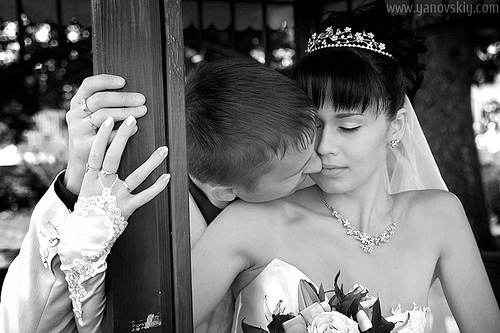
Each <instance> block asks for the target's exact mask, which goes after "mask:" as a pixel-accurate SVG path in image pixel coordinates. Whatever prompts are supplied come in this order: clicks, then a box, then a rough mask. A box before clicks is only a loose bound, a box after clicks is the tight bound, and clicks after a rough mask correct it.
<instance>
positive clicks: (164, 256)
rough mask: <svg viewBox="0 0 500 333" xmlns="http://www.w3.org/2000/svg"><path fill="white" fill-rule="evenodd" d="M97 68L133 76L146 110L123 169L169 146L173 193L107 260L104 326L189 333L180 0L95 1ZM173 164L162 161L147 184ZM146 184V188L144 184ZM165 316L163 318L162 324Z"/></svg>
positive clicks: (134, 224) (142, 217)
mask: <svg viewBox="0 0 500 333" xmlns="http://www.w3.org/2000/svg"><path fill="white" fill-rule="evenodd" d="M92 13H93V30H92V31H93V53H94V72H95V73H96V74H97V73H112V74H117V75H121V76H123V77H124V78H125V79H126V80H127V85H126V87H125V88H124V89H126V90H127V91H138V92H141V93H143V94H145V95H146V98H147V102H146V105H147V107H148V114H147V115H146V116H145V117H144V118H141V119H139V121H138V126H139V131H138V133H137V134H136V135H135V136H134V137H133V139H132V140H131V141H130V142H129V144H128V147H127V150H126V152H125V154H124V156H123V159H122V165H121V168H120V171H119V174H120V175H121V176H122V177H123V176H124V175H128V174H129V173H130V172H131V171H132V170H133V169H135V168H136V167H137V166H138V165H139V164H140V162H142V161H144V160H145V159H146V158H147V157H148V156H149V155H150V154H151V153H152V152H153V151H154V150H155V148H157V147H158V146H161V145H165V144H166V145H167V146H168V147H169V157H168V172H170V174H171V175H172V179H171V181H170V185H169V188H168V191H165V192H163V193H162V194H161V195H160V196H159V197H157V198H156V199H155V200H154V201H153V202H151V203H150V204H148V205H146V206H145V207H142V208H141V209H139V210H138V211H137V212H136V213H135V214H134V215H133V216H132V217H131V218H130V220H129V225H128V227H127V230H126V231H125V233H124V234H123V235H122V236H121V237H120V239H119V240H118V241H117V243H116V244H115V246H114V248H113V251H112V253H111V256H110V258H109V260H108V276H107V281H106V289H107V291H106V294H107V308H106V315H105V323H104V331H105V332H131V331H132V332H134V331H141V330H143V329H147V326H148V325H150V328H149V330H148V332H191V331H192V311H191V276H190V244H189V221H188V188H187V173H186V170H187V163H186V143H185V141H186V140H185V117H184V51H183V38H182V19H181V18H182V17H181V6H180V0H149V1H144V0H92ZM166 171H167V167H166V165H163V166H162V167H161V168H160V169H159V170H158V171H157V172H156V173H155V174H154V175H153V176H152V177H150V179H149V181H148V182H147V185H148V186H149V185H150V184H151V183H152V180H153V179H156V178H157V177H158V176H159V175H160V174H161V173H162V172H166ZM139 190H140V189H139ZM160 322H161V324H159V323H160Z"/></svg>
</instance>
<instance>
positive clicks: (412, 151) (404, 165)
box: [386, 96, 448, 194]
mask: <svg viewBox="0 0 500 333" xmlns="http://www.w3.org/2000/svg"><path fill="white" fill-rule="evenodd" d="M403 107H404V108H406V109H407V110H408V117H407V123H406V128H405V134H404V136H403V138H402V140H401V142H400V143H399V145H398V146H397V147H394V148H388V153H387V159H386V167H387V172H386V176H387V177H386V184H388V191H389V193H391V194H393V193H399V192H404V191H410V190H425V189H441V190H448V187H447V186H446V184H445V182H444V180H443V178H442V177H441V173H440V172H439V169H438V166H437V164H436V161H435V160H434V156H433V155H432V152H431V150H430V148H429V144H428V143H427V139H426V138H425V135H424V132H423V131H422V128H421V127H420V123H419V122H418V119H417V115H416V113H415V110H414V109H413V106H412V105H411V103H410V100H409V99H408V97H407V96H405V103H404V106H403Z"/></svg>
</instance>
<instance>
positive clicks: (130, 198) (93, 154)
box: [78, 116, 170, 220]
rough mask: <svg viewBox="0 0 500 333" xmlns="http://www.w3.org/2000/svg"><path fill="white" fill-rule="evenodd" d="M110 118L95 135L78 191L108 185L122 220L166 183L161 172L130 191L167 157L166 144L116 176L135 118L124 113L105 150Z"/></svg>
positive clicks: (86, 193) (92, 192)
mask: <svg viewBox="0 0 500 333" xmlns="http://www.w3.org/2000/svg"><path fill="white" fill-rule="evenodd" d="M113 124H114V120H113V118H111V117H109V118H107V119H106V120H105V121H104V122H103V124H102V126H101V128H100V129H99V131H98V132H97V135H96V137H95V140H94V142H93V144H92V148H91V150H90V154H89V158H88V163H87V166H86V170H85V176H84V178H83V183H82V187H81V191H80V197H79V200H78V201H80V198H81V197H86V198H89V197H92V196H99V195H103V194H104V189H111V192H110V194H112V195H114V196H115V197H116V204H117V207H118V208H120V210H121V214H122V216H123V218H124V219H125V220H127V219H128V218H129V217H130V215H132V213H133V212H134V211H135V210H136V209H137V208H139V207H141V206H143V205H145V204H146V203H148V202H149V201H151V200H152V199H153V198H154V197H156V196H157V195H158V194H159V193H160V192H161V191H163V190H164V189H165V187H166V186H167V184H168V182H169V180H170V175H169V174H162V175H161V176H160V177H159V178H158V179H157V180H156V182H155V183H154V184H153V185H151V186H150V187H148V188H147V189H145V190H143V191H141V192H139V193H137V194H132V191H134V190H135V189H136V188H137V187H138V186H139V185H141V184H142V182H144V180H145V179H146V178H147V177H148V176H149V174H150V173H151V172H153V170H154V169H156V168H157V167H158V166H159V165H160V164H161V163H162V162H163V161H164V160H165V158H166V157H167V154H168V149H167V147H160V148H158V149H157V150H156V151H155V152H154V153H153V154H152V155H151V156H150V157H149V159H148V160H147V161H146V162H144V163H143V164H142V165H141V166H139V167H138V168H137V169H136V170H135V171H133V172H132V173H131V174H130V175H129V176H128V177H126V178H125V179H124V180H121V179H119V177H118V175H117V174H116V172H117V171H118V166H119V164H120V160H121V156H122V154H123V151H124V149H125V146H126V144H127V141H128V139H129V138H130V137H131V136H132V135H133V134H134V133H135V128H136V119H135V118H134V117H132V116H130V117H128V118H127V119H126V120H125V121H124V122H123V124H122V125H121V126H120V127H119V128H118V130H117V131H116V134H115V135H114V138H113V140H112V142H111V144H110V145H109V148H108V149H107V150H106V147H107V145H108V142H109V140H110V139H111V136H112V134H113Z"/></svg>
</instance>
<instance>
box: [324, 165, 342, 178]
mask: <svg viewBox="0 0 500 333" xmlns="http://www.w3.org/2000/svg"><path fill="white" fill-rule="evenodd" d="M346 169H347V168H346V167H341V166H338V165H325V164H323V168H322V169H321V174H323V175H325V176H336V175H338V174H339V173H341V172H342V171H344V170H346Z"/></svg>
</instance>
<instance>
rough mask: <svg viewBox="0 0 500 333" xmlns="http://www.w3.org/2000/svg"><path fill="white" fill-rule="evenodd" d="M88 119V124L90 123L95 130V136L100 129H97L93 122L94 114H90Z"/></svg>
mask: <svg viewBox="0 0 500 333" xmlns="http://www.w3.org/2000/svg"><path fill="white" fill-rule="evenodd" d="M86 118H87V120H88V122H89V123H90V125H91V126H92V129H93V130H94V134H96V133H97V130H98V129H99V127H97V126H96V125H95V124H94V121H93V120H92V114H89V115H88V116H87V117H86Z"/></svg>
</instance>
